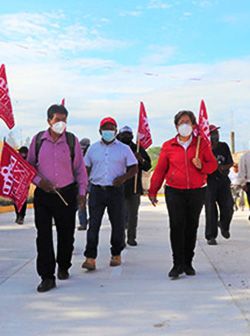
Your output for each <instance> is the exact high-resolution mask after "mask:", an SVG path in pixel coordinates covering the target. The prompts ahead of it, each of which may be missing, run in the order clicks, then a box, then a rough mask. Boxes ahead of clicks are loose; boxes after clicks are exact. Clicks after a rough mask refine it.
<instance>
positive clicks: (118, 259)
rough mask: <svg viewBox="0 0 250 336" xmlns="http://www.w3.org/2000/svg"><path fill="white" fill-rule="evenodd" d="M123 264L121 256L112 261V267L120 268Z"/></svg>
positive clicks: (114, 257) (112, 258) (113, 257)
mask: <svg viewBox="0 0 250 336" xmlns="http://www.w3.org/2000/svg"><path fill="white" fill-rule="evenodd" d="M121 263H122V260H121V256H119V255H118V256H112V257H111V260H110V264H109V265H110V266H120V265H121Z"/></svg>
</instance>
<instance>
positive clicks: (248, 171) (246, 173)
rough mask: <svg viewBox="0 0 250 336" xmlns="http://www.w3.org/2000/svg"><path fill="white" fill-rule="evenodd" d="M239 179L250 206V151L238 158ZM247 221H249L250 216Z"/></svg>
mask: <svg viewBox="0 0 250 336" xmlns="http://www.w3.org/2000/svg"><path fill="white" fill-rule="evenodd" d="M239 178H240V180H241V185H242V188H243V190H244V191H245V192H246V194H247V200H248V204H249V206H250V151H248V152H246V153H245V154H243V155H242V157H241V158H240V163H239ZM248 219H249V220H250V216H249V217H248Z"/></svg>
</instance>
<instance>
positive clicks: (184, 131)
mask: <svg viewBox="0 0 250 336" xmlns="http://www.w3.org/2000/svg"><path fill="white" fill-rule="evenodd" d="M192 132H193V127H192V126H191V125H189V124H181V125H180V126H178V133H179V134H180V135H181V136H183V137H187V136H189V135H191V134H192Z"/></svg>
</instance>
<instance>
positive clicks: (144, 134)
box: [138, 102, 152, 149]
mask: <svg viewBox="0 0 250 336" xmlns="http://www.w3.org/2000/svg"><path fill="white" fill-rule="evenodd" d="M138 138H139V141H140V145H141V146H142V147H143V148H144V149H147V148H148V147H149V146H150V145H152V137H151V133H150V128H149V124H148V118H147V114H146V111H145V107H144V104H143V102H141V104H140V115H139V125H138Z"/></svg>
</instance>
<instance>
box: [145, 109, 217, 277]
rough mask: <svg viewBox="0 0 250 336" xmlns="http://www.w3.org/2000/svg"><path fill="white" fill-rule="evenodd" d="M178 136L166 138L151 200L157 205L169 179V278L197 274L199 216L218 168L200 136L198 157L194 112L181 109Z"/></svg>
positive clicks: (151, 184) (177, 121) (152, 182)
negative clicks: (209, 183)
mask: <svg viewBox="0 0 250 336" xmlns="http://www.w3.org/2000/svg"><path fill="white" fill-rule="evenodd" d="M174 123H175V126H176V129H177V132H178V134H177V136H176V137H175V138H173V139H170V140H168V141H166V142H165V143H164V144H163V146H162V148H161V152H160V157H159V160H158V163H157V166H156V168H155V171H154V173H153V176H152V178H151V183H150V188H149V199H150V201H151V203H152V204H153V205H154V206H155V205H156V204H157V198H156V195H157V192H158V190H159V189H160V188H161V186H162V183H163V180H164V179H165V181H166V186H165V198H166V203H167V208H168V213H169V221H170V241H171V247H172V252H173V264H174V265H173V268H172V269H171V270H170V272H169V274H168V275H169V277H171V278H178V276H179V275H180V274H182V273H183V272H185V273H186V274H187V275H195V270H194V268H193V266H192V260H193V256H194V249H195V243H196V234H197V229H198V225H199V217H200V213H201V209H202V206H203V204H204V200H205V192H206V183H207V174H211V173H212V172H213V171H215V170H216V168H217V161H216V159H215V157H214V155H213V153H212V151H211V148H210V146H209V145H208V144H207V143H206V142H205V141H204V140H203V139H201V143H200V149H199V157H198V158H195V153H196V146H197V137H195V136H194V135H193V129H194V128H195V126H196V119H195V116H194V114H193V112H191V111H180V112H179V113H177V114H176V116H175V118H174Z"/></svg>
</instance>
